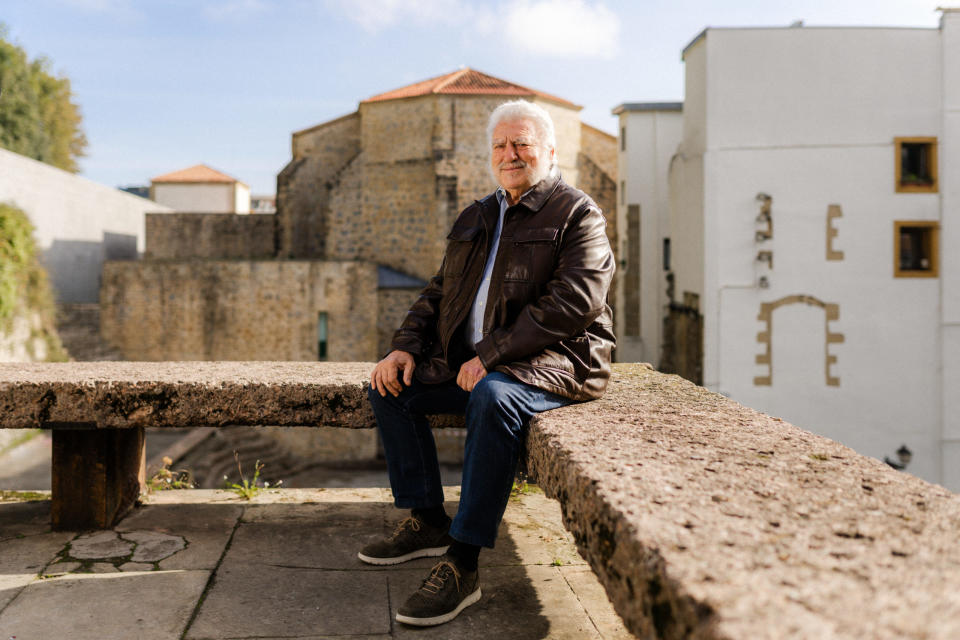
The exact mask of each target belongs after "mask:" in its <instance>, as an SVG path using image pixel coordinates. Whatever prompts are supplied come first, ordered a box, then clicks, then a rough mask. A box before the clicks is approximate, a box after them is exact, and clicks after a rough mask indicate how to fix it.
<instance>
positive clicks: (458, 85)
mask: <svg viewBox="0 0 960 640" xmlns="http://www.w3.org/2000/svg"><path fill="white" fill-rule="evenodd" d="M430 94H453V95H473V96H476V95H494V96H516V97H529V98H543V99H545V100H550V101H551V102H555V103H557V104H560V105H563V106H565V107H571V108H574V109H580V108H581V107H580V106H579V105H576V104H574V103H572V102H570V101H569V100H564V99H563V98H559V97H557V96H555V95H552V94H549V93H545V92H543V91H538V90H537V89H530V88H529V87H525V86H523V85H519V84H516V83H515V82H510V81H509V80H503V79H501V78H496V77H494V76H491V75H489V74H486V73H483V72H482V71H477V70H476V69H471V68H469V67H464V68H463V69H458V70H457V71H454V72H452V73H445V74H443V75H442V76H437V77H435V78H430V79H428V80H422V81H420V82H415V83H413V84H410V85H407V86H405V87H400V88H399V89H393V90H392V91H387V92H386V93H379V94H377V95H375V96H372V97H370V98H367V99H366V100H364V101H363V103H369V102H382V101H384V100H396V99H399V98H414V97H418V96H426V95H430ZM363 103H361V104H363Z"/></svg>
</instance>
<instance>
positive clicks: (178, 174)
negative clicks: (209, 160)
mask: <svg viewBox="0 0 960 640" xmlns="http://www.w3.org/2000/svg"><path fill="white" fill-rule="evenodd" d="M150 182H153V183H157V182H205V183H209V182H223V183H230V182H240V181H239V180H237V179H236V178H234V177H232V176H228V175H227V174H225V173H223V172H222V171H217V170H216V169H214V168H213V167H208V166H207V165H205V164H197V165H194V166H192V167H187V168H186V169H180V170H179V171H173V172H171V173H165V174H163V175H162V176H157V177H156V178H153V179H151V180H150Z"/></svg>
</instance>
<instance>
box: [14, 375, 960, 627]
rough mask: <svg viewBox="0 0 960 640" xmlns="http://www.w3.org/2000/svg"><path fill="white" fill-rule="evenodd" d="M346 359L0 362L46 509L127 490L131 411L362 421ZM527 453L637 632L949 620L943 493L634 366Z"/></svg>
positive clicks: (955, 591)
mask: <svg viewBox="0 0 960 640" xmlns="http://www.w3.org/2000/svg"><path fill="white" fill-rule="evenodd" d="M370 368H371V365H370V364H366V363H249V362H230V363H70V364H32V365H23V364H5V365H0V410H2V415H3V417H2V419H0V427H7V428H24V427H44V428H50V429H53V433H54V460H53V464H54V485H53V493H54V496H53V497H54V504H53V518H54V524H55V526H60V527H66V526H67V525H68V524H71V523H76V522H82V521H85V520H84V519H85V518H92V520H90V522H91V523H92V524H93V526H108V525H109V523H111V522H113V521H114V520H115V519H116V518H117V517H119V516H120V515H122V513H123V512H124V511H125V510H126V509H128V508H129V506H130V505H132V504H133V502H134V501H135V500H136V496H137V494H138V493H139V488H140V483H141V482H142V480H143V475H142V474H143V428H144V427H145V426H160V427H163V426H170V427H173V426H221V425H280V426H283V425H286V426H312V425H314V426H315V425H325V426H340V427H347V428H365V427H370V426H372V425H373V417H372V415H371V413H370V410H369V408H368V406H367V402H366V399H365V397H364V396H365V385H366V377H367V374H368V372H369V370H370ZM528 451H529V456H528V465H529V466H530V469H531V471H532V472H533V473H534V475H535V476H536V477H537V480H538V483H539V484H540V486H541V487H542V488H543V490H544V491H545V492H546V493H547V495H549V496H551V497H554V498H556V499H557V500H559V502H560V503H561V505H562V508H563V514H564V521H565V524H566V526H567V527H568V529H569V530H570V531H571V532H572V533H573V535H574V537H575V539H576V541H577V545H578V548H579V550H580V552H581V554H582V555H583V556H584V557H585V558H586V559H587V560H588V561H589V562H590V565H591V567H592V568H593V570H594V572H595V573H596V574H597V575H598V576H599V577H600V580H601V582H602V583H603V585H604V587H605V589H606V591H607V595H608V596H609V597H610V599H611V601H612V602H613V604H614V606H615V608H616V610H617V612H618V613H619V614H620V616H621V617H622V618H623V619H624V621H625V623H626V625H627V627H628V628H629V629H630V630H631V631H632V632H633V633H635V634H636V635H637V636H638V637H642V638H697V639H707V638H730V639H734V638H751V639H754V638H817V639H821V638H870V639H875V638H944V639H947V638H958V637H960V541H958V534H957V532H958V531H960V500H958V498H957V496H955V495H953V494H951V493H950V492H948V491H946V490H945V489H943V488H942V487H938V486H936V485H932V484H929V483H926V482H924V481H922V480H920V479H918V478H915V477H913V476H911V475H909V474H905V473H901V472H897V471H894V470H893V469H891V468H890V467H888V466H887V465H885V464H883V463H881V462H879V461H877V460H874V459H872V458H867V457H864V456H861V455H858V454H857V453H855V452H854V451H852V450H851V449H848V448H846V447H844V446H842V445H840V444H838V443H836V442H833V441H831V440H828V439H826V438H822V437H819V436H816V435H813V434H811V433H808V432H806V431H803V430H801V429H798V428H796V427H793V426H791V425H789V424H786V423H784V422H782V421H780V420H778V419H776V418H772V417H770V416H766V415H764V414H761V413H759V412H757V411H754V410H751V409H749V408H746V407H743V406H741V405H738V404H737V403H735V402H732V401H730V400H728V399H726V398H724V397H722V396H720V395H717V394H714V393H710V392H709V391H706V390H705V389H702V388H700V387H697V386H695V385H693V384H691V383H689V382H686V381H684V380H682V379H680V378H677V377H676V376H667V375H663V374H659V373H656V372H654V371H652V370H650V368H649V367H647V366H646V365H615V366H614V376H613V379H612V380H611V385H610V389H609V391H608V393H607V395H606V396H605V397H604V398H603V399H601V400H598V401H596V402H591V403H587V404H583V405H573V406H569V407H565V408H563V409H558V410H555V411H551V412H547V413H544V414H541V415H540V416H537V417H535V418H534V419H533V420H532V421H531V425H530V436H529V441H528Z"/></svg>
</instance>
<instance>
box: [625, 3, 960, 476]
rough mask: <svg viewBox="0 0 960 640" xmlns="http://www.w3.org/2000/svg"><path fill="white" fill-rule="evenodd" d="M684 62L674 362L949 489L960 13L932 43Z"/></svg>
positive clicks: (897, 35)
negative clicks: (696, 367)
mask: <svg viewBox="0 0 960 640" xmlns="http://www.w3.org/2000/svg"><path fill="white" fill-rule="evenodd" d="M683 59H684V62H685V66H686V97H685V101H684V104H683V133H682V140H681V142H680V145H679V147H678V148H677V149H676V150H675V156H674V157H673V159H672V161H671V164H670V171H669V209H670V214H669V215H670V223H669V237H670V252H671V254H672V255H671V261H672V264H671V265H670V266H671V268H672V271H673V277H674V285H673V286H674V305H673V306H672V308H671V310H670V311H669V313H668V314H667V315H668V318H669V319H668V322H667V331H666V333H667V335H666V336H664V337H663V338H662V339H663V341H664V344H665V347H666V349H665V353H668V354H672V357H673V362H672V366H674V368H678V367H676V364H677V362H681V363H683V362H684V359H685V358H686V359H687V360H690V359H691V358H692V357H693V356H696V357H697V358H699V360H700V362H699V364H700V366H701V367H702V382H703V384H705V385H706V386H707V387H709V388H711V389H714V390H716V391H719V392H722V393H724V394H727V395H729V396H731V397H732V398H734V399H736V400H738V401H740V402H742V403H744V404H746V405H749V406H752V407H756V408H757V409H760V410H762V411H765V412H767V413H771V414H773V415H778V416H782V417H784V418H785V419H786V420H788V421H790V422H793V423H795V424H797V425H799V426H801V427H804V428H806V429H809V430H812V431H816V432H819V433H822V434H824V435H827V436H829V437H831V438H834V439H837V440H839V441H841V442H843V443H845V444H848V445H849V446H851V447H853V448H854V449H856V450H858V451H860V452H863V453H865V454H868V455H873V456H875V457H878V458H884V457H890V458H892V459H894V460H896V455H895V451H896V450H897V449H899V448H900V447H901V445H904V444H905V445H906V446H907V447H908V448H909V449H910V450H911V451H912V452H913V458H912V461H911V462H910V464H909V467H908V470H909V471H910V472H912V473H915V474H917V475H920V476H922V477H924V478H926V479H929V480H932V481H935V482H940V483H942V484H944V485H945V486H947V487H949V488H952V489H954V490H958V489H960V9H945V10H943V14H942V20H941V24H940V27H939V28H937V29H916V28H808V27H793V28H749V29H747V28H743V29H714V28H710V29H707V30H705V31H704V32H703V33H701V34H700V35H699V36H697V38H695V39H694V40H693V41H692V42H691V43H690V44H689V45H688V46H687V48H686V49H685V50H684V52H683ZM624 117H625V116H624V114H621V120H622V122H623V121H624ZM631 117H632V116H631V115H630V114H627V116H626V120H625V121H626V123H627V132H626V140H627V152H628V153H629V149H630V146H631V144H632V138H631V135H632V131H631V127H632V125H631V122H632V121H631V120H630V118H631ZM643 126H646V125H643ZM647 139H648V140H649V134H647ZM657 155H659V150H658V152H657ZM649 164H650V163H649V162H648V163H647V164H646V165H643V164H642V163H641V166H644V169H643V170H644V171H645V172H646V173H645V174H634V173H630V174H628V176H627V177H626V183H627V185H626V193H625V195H626V200H627V202H628V204H627V207H629V203H630V201H631V199H633V198H636V200H637V201H636V204H638V205H639V206H640V211H641V212H643V211H644V210H645V208H646V209H650V208H652V209H654V210H657V209H658V208H659V207H660V206H661V205H660V204H659V203H660V201H661V196H660V195H659V194H660V193H662V189H664V188H666V187H665V186H661V187H660V188H659V190H651V189H650V188H649V187H647V186H644V185H645V182H644V181H645V180H650V179H653V178H651V171H652V169H651V167H650V166H649ZM658 164H659V163H658ZM656 173H657V175H659V169H657V172H656ZM634 182H638V183H639V186H637V187H634V186H633V184H632V183H634ZM659 184H661V185H663V183H662V182H661V183H659ZM641 220H642V221H643V222H642V223H641V224H642V225H645V226H643V228H644V229H645V228H646V226H650V227H651V228H653V227H654V224H655V222H654V221H653V220H644V219H643V216H641ZM660 233H661V234H663V232H662V230H661V232H660ZM663 235H667V234H663ZM649 244H650V243H648V242H645V241H643V240H642V235H641V246H642V247H644V248H646V247H647V246H648V245H649ZM658 260H660V257H657V256H654V258H650V257H644V258H643V262H642V266H641V279H642V280H643V284H642V292H643V294H644V295H646V292H647V291H651V290H652V291H655V292H658V291H660V289H661V288H663V287H664V284H665V283H664V277H663V272H662V271H658V270H656V269H647V268H646V265H648V264H655V263H656V262H657V261H658ZM641 302H642V305H643V308H644V309H645V312H648V313H649V307H651V306H653V307H654V309H656V310H658V311H659V310H661V309H662V303H661V299H660V298H659V296H658V297H657V298H656V301H655V302H654V300H653V298H650V299H648V298H644V299H643V300H642V301H641ZM643 318H644V319H645V318H646V315H644V317H643ZM699 327H702V339H700V340H697V339H696V337H695V336H696V332H697V330H698V329H699ZM641 334H642V335H643V337H644V341H646V339H647V338H646V336H647V333H646V332H645V331H644V329H643V322H641ZM650 335H651V336H652V335H653V333H652V330H651V332H650ZM651 339H652V338H651ZM697 342H700V344H695V343H697ZM643 346H644V348H643V354H644V357H645V358H650V355H649V354H650V353H651V351H650V350H649V349H648V348H647V345H646V344H644V345H643ZM701 350H702V351H701ZM698 352H699V353H698ZM701 354H702V355H701ZM652 361H653V362H654V363H656V362H657V360H656V359H652ZM668 364H671V363H668ZM689 365H690V363H689V362H687V363H686V365H685V366H686V367H687V371H690V370H691V369H690V366H689ZM680 368H682V367H680ZM811 454H816V452H811Z"/></svg>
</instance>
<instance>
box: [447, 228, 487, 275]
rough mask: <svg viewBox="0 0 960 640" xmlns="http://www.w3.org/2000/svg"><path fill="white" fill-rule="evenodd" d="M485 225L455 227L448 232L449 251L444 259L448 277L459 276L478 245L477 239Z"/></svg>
mask: <svg viewBox="0 0 960 640" xmlns="http://www.w3.org/2000/svg"><path fill="white" fill-rule="evenodd" d="M482 230H483V227H454V228H453V229H451V231H450V233H449V234H447V253H446V255H445V256H444V261H443V275H444V277H446V278H458V277H460V276H461V275H463V271H464V269H466V268H467V264H468V263H469V261H470V255H471V254H472V253H473V250H474V248H475V246H476V239H477V236H479V234H480V232H481V231H482Z"/></svg>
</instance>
